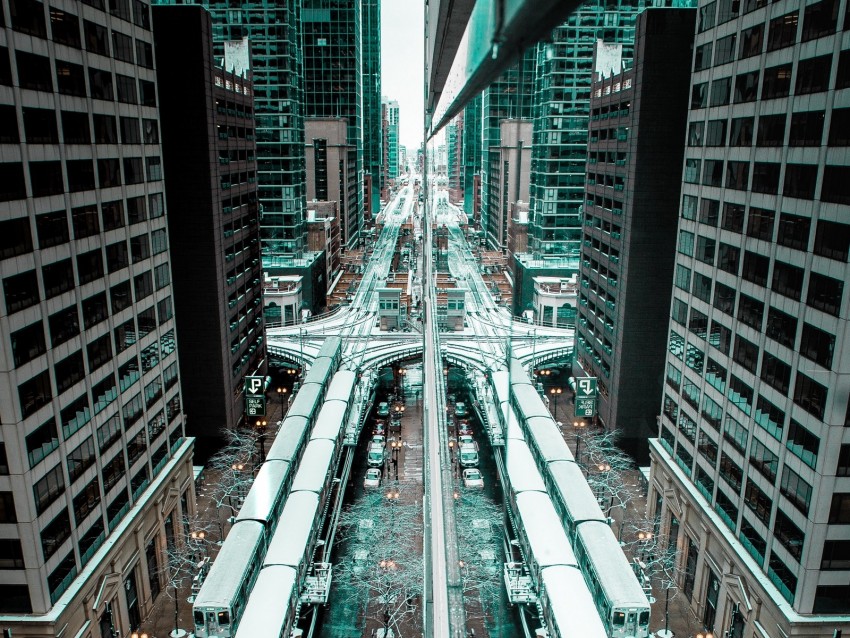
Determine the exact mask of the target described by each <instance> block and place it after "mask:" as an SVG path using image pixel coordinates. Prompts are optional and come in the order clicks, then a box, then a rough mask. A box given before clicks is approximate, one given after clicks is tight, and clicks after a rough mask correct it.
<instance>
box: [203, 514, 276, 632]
mask: <svg viewBox="0 0 850 638" xmlns="http://www.w3.org/2000/svg"><path fill="white" fill-rule="evenodd" d="M265 534H266V529H265V526H264V525H263V524H262V523H261V522H259V521H250V520H246V521H242V522H240V523H237V524H235V525H234V526H233V528H232V529H231V530H230V533H229V534H228V535H227V542H226V543H224V545H222V546H221V550H220V551H219V553H218V557H216V559H215V561H213V564H212V567H210V571H209V574H207V577H206V579H205V580H204V584H203V585H201V590H200V591H199V592H198V595H197V596H195V602H194V603H193V606H192V611H193V616H194V622H195V636H197V637H198V638H229V637H230V636H233V635H235V633H236V628H237V626H238V624H239V618H240V616H241V614H242V610H243V609H244V608H245V604H246V602H247V601H248V596H249V594H250V593H251V588H252V587H253V586H254V581H255V580H256V578H257V574H258V572H259V566H260V565H261V564H262V552H263V551H265Z"/></svg>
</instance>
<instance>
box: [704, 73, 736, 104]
mask: <svg viewBox="0 0 850 638" xmlns="http://www.w3.org/2000/svg"><path fill="white" fill-rule="evenodd" d="M731 86H732V78H720V79H719V80H712V82H711V98H710V100H709V106H723V105H724V104H729V96H730V93H731Z"/></svg>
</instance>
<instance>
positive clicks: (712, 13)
mask: <svg viewBox="0 0 850 638" xmlns="http://www.w3.org/2000/svg"><path fill="white" fill-rule="evenodd" d="M716 15H717V2H709V3H708V4H706V5H703V6H701V7H700V8H699V14H698V28H699V32H700V33H702V32H703V31H707V30H708V29H711V28H712V27H714V24H715V18H716Z"/></svg>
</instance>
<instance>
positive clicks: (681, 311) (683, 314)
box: [671, 297, 688, 325]
mask: <svg viewBox="0 0 850 638" xmlns="http://www.w3.org/2000/svg"><path fill="white" fill-rule="evenodd" d="M671 316H672V318H673V321H676V322H677V323H680V324H682V325H685V324H686V323H687V319H688V304H686V303H685V302H684V301H682V300H681V299H676V298H675V297H674V298H673V309H672V313H671Z"/></svg>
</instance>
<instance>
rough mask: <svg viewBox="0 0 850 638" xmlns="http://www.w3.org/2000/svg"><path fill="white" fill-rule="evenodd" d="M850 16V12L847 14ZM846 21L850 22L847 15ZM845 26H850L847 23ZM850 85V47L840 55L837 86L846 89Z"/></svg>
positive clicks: (836, 78)
mask: <svg viewBox="0 0 850 638" xmlns="http://www.w3.org/2000/svg"><path fill="white" fill-rule="evenodd" d="M847 16H850V14H847ZM845 22H850V18H847V17H845ZM845 28H850V25H847V26H846V27H845ZM848 86H850V49H845V50H844V51H842V52H841V53H840V54H839V56H838V74H837V75H836V77H835V88H836V89H846V88H847V87H848Z"/></svg>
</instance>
